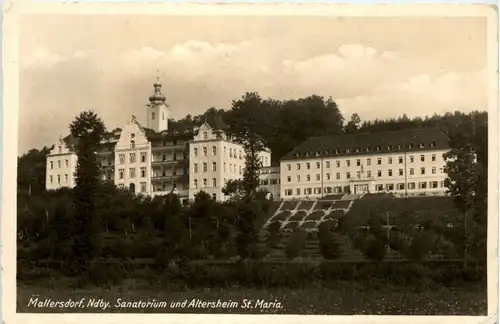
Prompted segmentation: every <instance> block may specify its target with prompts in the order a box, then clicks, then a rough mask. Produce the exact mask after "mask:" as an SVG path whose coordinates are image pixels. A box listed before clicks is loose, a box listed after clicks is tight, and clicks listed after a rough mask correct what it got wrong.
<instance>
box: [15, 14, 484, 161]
mask: <svg viewBox="0 0 500 324" xmlns="http://www.w3.org/2000/svg"><path fill="white" fill-rule="evenodd" d="M486 45H487V43H486V19H485V18H463V17H457V18H422V17H419V18H408V17H405V18H398V17H394V18H387V17H368V18H361V17H347V18H346V17H328V16H323V17H311V16H309V17H307V16H304V17H300V16H294V17H284V16H274V17H273V16H267V17H263V16H261V17H259V16H248V17H236V16H230V17H229V16H226V17H223V16H182V17H181V16H162V15H155V16H151V15H142V16H140V15H135V16H116V15H114V16H111V15H108V16H104V15H102V16H100V15H95V16H92V15H54V16H41V15H37V16H22V17H21V20H20V29H19V66H20V79H19V82H20V84H19V91H20V112H19V120H20V125H19V127H20V133H19V152H20V153H23V152H26V151H27V150H29V149H31V148H41V147H43V145H47V146H50V145H52V144H53V143H55V142H56V141H57V138H58V137H59V136H61V135H62V136H65V135H67V134H68V133H69V128H68V126H69V124H70V123H71V121H72V120H73V119H74V117H76V116H77V115H78V114H79V113H80V112H81V111H83V110H88V109H93V110H94V111H95V112H96V113H98V114H99V115H100V116H101V117H102V118H103V120H104V122H105V124H106V126H107V128H108V129H113V128H115V127H120V126H123V125H124V124H125V123H127V122H128V120H129V119H130V117H131V115H135V116H136V117H137V119H138V121H139V122H141V123H143V124H145V117H146V106H145V105H146V104H148V97H149V95H151V94H152V93H153V83H154V81H155V80H156V78H157V76H158V77H159V78H160V80H161V82H162V83H163V93H164V94H165V95H166V96H167V103H168V104H169V106H170V110H171V117H173V118H176V119H178V118H182V117H184V116H185V115H186V114H188V113H189V114H192V115H193V114H199V113H203V112H204V111H205V110H206V109H208V108H209V107H216V108H222V109H228V108H230V106H231V101H232V100H233V99H237V98H239V97H241V96H242V95H243V94H244V93H245V92H254V91H255V92H258V93H259V94H260V95H261V96H262V97H264V98H268V97H272V98H275V99H281V100H287V99H297V98H301V97H306V96H309V95H312V94H317V95H321V96H324V97H325V98H328V97H332V99H333V100H334V101H335V102H336V103H337V104H338V105H339V108H340V110H341V112H342V113H343V115H344V116H345V117H346V118H348V117H349V116H350V115H351V114H352V113H354V112H356V113H358V114H359V115H360V116H361V119H362V120H370V119H375V118H387V117H393V116H394V117H395V116H400V115H402V114H403V113H406V114H407V115H409V116H425V115H432V114H434V113H444V112H448V111H455V110H461V111H464V112H468V111H473V110H487V104H488V102H487V100H488V85H487V82H488V78H487V72H486V68H487V57H486V54H487V51H486Z"/></svg>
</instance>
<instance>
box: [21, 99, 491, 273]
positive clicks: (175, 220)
mask: <svg viewBox="0 0 500 324" xmlns="http://www.w3.org/2000/svg"><path fill="white" fill-rule="evenodd" d="M208 119H218V120H219V121H221V120H222V121H224V123H225V124H226V125H227V129H226V130H227V132H228V133H230V134H231V135H232V136H233V138H235V140H237V141H238V142H240V143H241V144H242V145H243V147H244V149H245V151H246V153H247V158H246V168H245V173H244V175H243V179H242V180H241V181H240V182H238V183H232V184H231V185H232V188H225V191H227V192H231V193H233V194H234V193H238V194H237V195H234V196H233V199H231V200H229V201H228V202H225V203H218V202H216V201H214V200H212V199H211V198H210V197H209V196H208V195H207V194H205V193H200V194H199V195H197V197H196V199H195V201H194V202H193V203H192V204H191V205H189V206H182V205H181V203H180V201H179V199H178V197H176V196H175V195H173V194H170V195H167V196H163V197H155V198H153V199H151V198H147V197H136V196H133V195H131V194H130V193H129V192H126V191H120V190H118V189H117V188H115V187H114V186H112V185H109V184H103V183H99V182H98V181H96V179H97V176H96V175H97V172H98V168H97V162H96V157H95V151H96V147H97V145H98V143H99V138H100V137H102V136H103V134H105V132H106V131H105V127H104V123H103V122H102V120H100V118H98V116H97V115H95V114H94V113H93V112H83V113H82V114H80V115H79V116H78V117H77V118H76V119H75V121H74V122H73V123H72V124H71V126H70V131H71V134H72V135H73V136H74V137H76V138H79V139H80V141H79V145H78V147H76V151H77V155H78V157H79V159H78V165H77V174H76V176H77V181H76V187H75V188H74V189H73V190H68V189H64V190H58V191H55V192H46V191H45V190H43V188H44V181H45V168H46V167H45V155H46V154H47V152H48V151H49V149H48V148H43V149H42V150H40V151H38V150H31V151H30V152H28V153H27V154H25V155H23V156H21V157H20V158H19V161H18V243H19V244H18V259H19V261H20V266H19V276H21V277H23V276H24V277H26V276H27V274H26V273H27V269H28V268H29V266H28V267H25V266H23V264H25V263H23V262H26V261H39V260H49V261H50V262H52V263H54V262H55V263H59V264H63V265H64V266H63V269H64V271H66V272H67V274H69V275H78V276H86V275H90V276H94V275H103V271H104V270H103V269H102V268H99V267H100V266H99V263H97V265H96V263H94V261H95V260H101V259H105V260H122V261H123V260H133V259H150V260H153V262H154V263H155V264H157V265H158V266H159V267H160V268H161V267H163V268H165V267H167V268H168V269H170V270H169V271H174V270H172V269H177V270H175V271H177V273H178V274H179V273H180V274H179V275H180V276H181V277H182V276H184V277H186V276H187V273H189V271H192V268H189V269H191V270H187V269H185V268H183V267H185V266H186V264H190V261H199V260H211V259H216V260H231V259H236V260H248V259H261V258H262V257H263V256H264V255H265V254H266V251H268V250H269V249H270V248H271V247H272V246H269V245H268V244H266V243H263V242H262V237H261V236H260V234H259V233H260V232H261V228H262V225H263V224H264V222H265V220H266V217H268V215H269V210H270V208H272V206H271V205H272V203H271V202H270V201H268V200H267V199H265V193H264V192H262V191H260V190H259V188H258V182H257V181H256V180H257V177H256V172H257V170H258V169H259V167H260V164H259V161H258V159H256V158H255V152H258V151H259V150H260V149H261V148H262V147H263V146H267V147H269V148H270V149H271V150H272V152H273V159H274V160H275V161H276V160H277V159H278V158H279V157H280V156H282V155H283V154H285V153H286V152H288V151H289V150H290V149H292V148H293V147H295V146H296V145H298V144H299V143H301V142H302V141H304V140H306V139H307V138H309V137H311V136H319V135H333V134H340V133H342V132H364V131H370V132H376V131H386V130H396V129H407V128H439V129H442V130H443V132H445V133H446V134H447V135H448V137H449V138H450V144H451V146H452V147H453V148H454V150H453V151H452V152H450V157H455V159H454V162H453V163H449V164H448V165H447V167H446V171H447V172H448V175H449V177H450V179H448V181H447V184H446V185H447V187H448V188H449V190H450V192H451V193H452V196H453V199H454V201H455V205H456V209H457V210H458V211H459V212H460V213H461V215H462V220H461V222H462V224H463V226H455V227H453V229H451V230H446V229H445V228H443V225H444V224H443V222H442V221H440V220H435V221H434V223H432V224H428V226H427V227H428V230H426V231H423V232H422V231H418V230H417V231H416V230H414V228H415V227H414V226H413V225H418V224H410V225H411V226H410V225H408V226H406V227H407V229H408V230H407V231H406V232H405V233H404V234H405V235H404V236H405V240H397V238H398V237H399V236H397V235H393V236H392V241H390V242H389V241H385V240H386V239H385V237H386V236H385V235H383V230H382V225H383V224H381V223H380V222H379V221H380V213H379V214H373V215H372V216H373V217H370V221H369V222H368V223H367V224H365V225H368V228H369V231H368V232H366V231H360V230H359V228H357V227H356V228H352V227H349V226H348V224H347V223H345V222H339V224H338V226H336V227H331V226H329V225H325V226H323V227H321V228H320V232H319V233H318V240H319V242H320V244H319V250H320V254H321V255H322V256H323V257H324V258H325V259H336V258H338V257H339V251H340V248H339V245H340V243H339V242H337V241H336V240H335V237H336V235H337V236H338V234H339V232H340V233H341V234H342V233H343V234H349V236H350V237H351V238H352V240H353V241H354V243H355V244H354V245H355V248H356V249H357V250H359V251H360V252H361V254H362V255H363V256H364V258H365V259H369V260H372V261H375V262H378V261H381V260H383V259H384V258H385V247H386V246H390V247H391V249H392V250H395V251H398V253H400V254H402V255H403V256H404V257H406V258H407V259H412V260H420V261H422V260H424V259H425V256H426V255H427V254H429V253H431V252H432V251H433V249H434V250H435V249H436V247H435V246H434V245H430V244H429V242H434V243H435V245H436V244H440V249H439V252H442V250H443V246H444V248H448V250H449V251H451V250H453V253H451V254H453V256H458V257H462V258H463V259H464V267H463V268H464V269H468V265H467V263H466V259H467V258H468V257H469V256H471V257H473V258H475V259H480V258H481V255H482V254H481V253H477V252H476V251H475V250H473V246H480V247H481V248H482V249H483V250H484V246H485V241H484V242H480V238H481V237H483V236H482V235H483V234H484V240H485V237H486V235H485V233H486V218H487V215H486V201H487V191H486V190H487V184H486V183H487V181H486V179H487V156H488V152H487V114H486V113H482V112H473V113H470V114H464V113H460V112H456V113H450V114H445V115H442V116H438V115H435V116H432V117H426V118H413V119H410V118H408V117H406V116H404V115H403V116H402V117H400V118H397V119H390V120H375V121H371V122H368V121H367V122H363V123H361V120H360V118H359V116H358V115H356V114H353V116H351V118H350V119H349V121H347V122H344V118H343V116H342V114H341V113H340V110H339V108H338V107H337V105H336V104H335V102H333V101H332V100H331V99H328V100H325V99H324V98H322V97H318V96H311V97H307V98H303V99H298V100H289V101H277V100H273V99H266V100H264V99H262V98H260V97H259V95H258V94H256V93H247V94H246V95H245V96H243V97H242V98H241V99H238V100H235V101H233V103H232V107H231V109H230V110H217V109H215V108H210V109H209V110H207V112H205V114H203V115H200V116H195V117H193V116H189V115H188V116H186V118H184V119H181V120H179V121H171V122H170V126H171V127H172V128H175V127H185V126H196V125H199V124H200V123H202V122H203V121H205V120H208ZM471 157H474V158H471ZM381 214H382V215H383V211H382V212H381ZM465 224H467V225H465ZM386 225H387V224H386ZM420 225H422V224H420ZM467 226H468V227H467ZM472 229H473V230H472ZM437 231H441V233H440V237H444V236H446V235H447V238H448V239H447V240H445V241H446V242H445V244H444V245H443V244H442V243H443V242H444V241H443V240H439V239H438V238H437V237H436V235H435V234H436V233H437ZM450 231H451V232H452V233H451V234H450V233H448V232H450ZM306 238H307V233H304V232H302V231H296V232H295V233H293V234H292V236H291V239H289V240H288V241H289V242H291V243H287V244H286V247H285V253H286V255H287V257H288V258H289V259H293V258H296V257H298V256H300V254H301V253H300V252H301V250H303V249H304V247H305V240H306ZM273 239H274V240H276V238H273ZM407 239H409V240H410V241H413V243H412V244H410V245H406V241H407ZM278 240H279V237H278ZM460 242H462V243H463V244H462V243H460ZM434 243H433V244H434ZM448 243H449V244H448ZM273 244H274V243H273ZM446 244H448V247H447V246H446ZM450 244H451V248H449V247H450ZM451 254H450V255H448V256H449V257H451ZM483 254H484V253H483ZM477 264H478V263H477ZM96 267H97V268H96ZM179 268H181V269H183V270H182V271H181V272H178V271H179V270H178V269H179ZM257 268H258V267H257ZM257 268H256V269H257ZM113 269H114V268H113ZM247 269H248V268H247ZM106 271H107V270H106ZM106 271H104V272H106ZM109 271H111V272H112V273H114V272H116V269H115V270H109ZM175 271H174V272H175ZM186 271H187V272H186ZM249 271H250V270H249ZM259 271H260V270H259ZM298 271H299V270H298ZM300 271H302V270H300ZM300 271H299V272H300ZM28 272H29V271H28ZM246 273H247V275H248V276H250V277H251V276H252V275H256V274H255V273H252V272H251V271H250V272H248V271H247V272H246ZM111 276H112V275H111ZM193 280H194V279H193Z"/></svg>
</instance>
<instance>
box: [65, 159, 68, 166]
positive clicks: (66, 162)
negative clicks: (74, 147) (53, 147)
mask: <svg viewBox="0 0 500 324" xmlns="http://www.w3.org/2000/svg"><path fill="white" fill-rule="evenodd" d="M64 166H65V167H68V166H69V161H68V159H66V160H64Z"/></svg>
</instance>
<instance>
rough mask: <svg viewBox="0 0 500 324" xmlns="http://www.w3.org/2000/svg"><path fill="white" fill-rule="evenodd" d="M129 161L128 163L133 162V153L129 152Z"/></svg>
mask: <svg viewBox="0 0 500 324" xmlns="http://www.w3.org/2000/svg"><path fill="white" fill-rule="evenodd" d="M129 162H130V163H135V153H130V155H129Z"/></svg>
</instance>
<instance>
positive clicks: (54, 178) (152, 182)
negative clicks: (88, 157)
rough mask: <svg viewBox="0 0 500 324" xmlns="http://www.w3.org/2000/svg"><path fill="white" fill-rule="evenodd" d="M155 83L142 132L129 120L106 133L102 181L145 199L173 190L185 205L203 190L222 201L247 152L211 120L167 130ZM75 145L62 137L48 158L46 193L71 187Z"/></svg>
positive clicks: (265, 155)
mask: <svg viewBox="0 0 500 324" xmlns="http://www.w3.org/2000/svg"><path fill="white" fill-rule="evenodd" d="M161 87H162V85H161V83H160V82H159V81H157V82H155V83H154V89H155V90H154V94H153V95H151V96H150V97H149V101H150V104H148V105H147V107H146V114H145V115H146V125H147V126H148V127H143V126H142V125H141V124H140V123H139V122H138V121H137V119H136V118H135V116H132V118H131V120H130V122H129V123H128V124H126V125H125V126H124V127H123V129H121V130H117V131H114V132H111V133H108V134H106V136H105V138H104V139H103V140H102V142H101V145H100V148H99V150H98V152H97V155H98V161H99V163H100V166H101V171H102V173H101V174H102V180H103V181H111V182H113V183H114V184H115V185H117V186H118V187H121V188H128V189H129V190H131V191H133V192H135V193H137V194H144V195H151V196H154V195H165V194H168V193H170V192H173V191H175V192H176V193H177V194H178V195H179V196H180V197H181V198H182V199H183V200H184V201H185V200H187V199H193V198H194V196H195V195H196V194H197V193H198V192H200V191H205V192H207V193H208V194H210V195H211V196H212V197H214V198H215V199H217V200H221V201H223V200H225V199H226V198H227V197H225V196H224V194H223V193H222V188H223V187H224V185H225V183H226V182H227V181H228V180H230V179H240V178H241V177H242V176H243V169H244V167H245V152H244V150H243V147H242V146H241V145H240V144H237V143H236V142H235V141H233V140H232V139H231V138H229V136H228V135H227V134H226V133H225V132H224V129H225V127H226V125H225V124H224V123H223V122H222V121H221V120H219V119H213V120H212V119H209V120H207V121H205V122H204V123H203V124H202V125H201V126H200V127H196V128H194V129H193V128H190V129H189V128H184V129H179V128H177V129H169V125H168V119H169V117H170V110H169V108H168V105H167V104H166V97H165V96H164V95H163V94H162V92H161ZM75 145H76V140H75V139H74V138H73V137H72V136H71V135H69V136H67V137H65V138H61V139H60V140H59V142H58V143H57V144H56V145H55V146H54V149H53V150H52V151H51V152H50V154H49V155H48V156H47V179H46V189H47V190H54V189H59V188H62V187H69V188H71V187H73V186H74V185H75V181H74V179H75V176H74V172H75V167H76V163H77V157H76V154H75V153H74V152H75V150H74V146H75ZM259 156H260V159H261V162H262V165H263V167H269V166H270V165H271V152H270V151H269V150H266V151H263V152H260V153H259Z"/></svg>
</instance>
